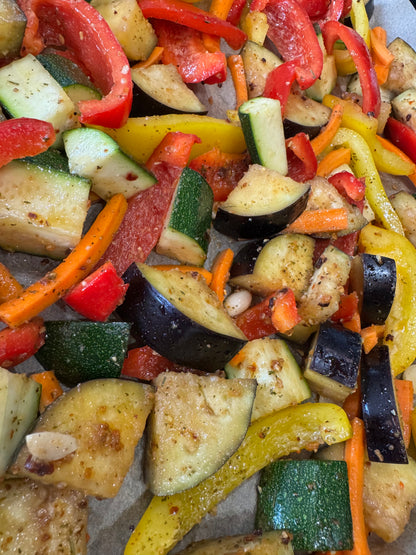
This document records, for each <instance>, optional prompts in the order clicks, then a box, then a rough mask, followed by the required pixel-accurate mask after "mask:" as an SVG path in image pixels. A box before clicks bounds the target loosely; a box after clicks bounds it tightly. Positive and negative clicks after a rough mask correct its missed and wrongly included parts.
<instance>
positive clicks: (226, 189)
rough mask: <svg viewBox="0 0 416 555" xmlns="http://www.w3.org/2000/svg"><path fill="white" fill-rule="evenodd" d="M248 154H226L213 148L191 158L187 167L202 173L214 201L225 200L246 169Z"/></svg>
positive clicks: (248, 159)
mask: <svg viewBox="0 0 416 555" xmlns="http://www.w3.org/2000/svg"><path fill="white" fill-rule="evenodd" d="M249 163H250V158H249V156H248V154H228V153H226V152H221V151H220V150H218V148H214V149H212V150H210V151H209V152H206V153H205V154H201V155H200V156H197V157H196V158H194V159H193V160H191V162H190V164H189V167H190V168H191V169H193V170H195V171H197V172H198V173H200V174H201V175H202V177H204V178H205V179H206V181H207V182H208V184H209V186H210V187H211V189H212V191H213V193H214V201H215V202H222V201H224V200H226V198H227V197H228V195H229V194H230V193H231V191H232V190H233V189H234V188H235V187H236V185H237V183H238V182H239V181H240V179H241V178H242V177H243V175H244V174H245V172H246V171H247V170H248V167H249Z"/></svg>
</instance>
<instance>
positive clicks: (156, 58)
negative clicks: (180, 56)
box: [131, 46, 164, 69]
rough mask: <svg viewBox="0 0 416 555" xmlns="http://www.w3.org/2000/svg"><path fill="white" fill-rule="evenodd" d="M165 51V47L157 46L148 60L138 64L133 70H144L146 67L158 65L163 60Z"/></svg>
mask: <svg viewBox="0 0 416 555" xmlns="http://www.w3.org/2000/svg"><path fill="white" fill-rule="evenodd" d="M163 50H164V48H163V46H155V47H154V48H153V50H152V52H151V54H150V56H149V57H148V58H147V60H143V62H138V63H137V64H134V66H132V67H131V69H143V68H146V67H150V66H152V65H153V64H157V63H158V62H160V60H161V59H162V55H163Z"/></svg>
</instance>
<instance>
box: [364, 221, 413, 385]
mask: <svg viewBox="0 0 416 555" xmlns="http://www.w3.org/2000/svg"><path fill="white" fill-rule="evenodd" d="M359 248H360V249H361V250H363V251H365V252H368V253H370V254H375V255H378V254H379V255H382V256H388V257H390V258H393V259H394V260H395V262H396V272H397V281H396V294H395V297H394V301H393V305H392V307H391V310H390V314H389V316H388V318H387V320H386V322H385V332H384V343H385V344H386V345H388V346H389V347H390V364H391V369H392V372H393V374H394V376H397V375H398V374H400V373H401V372H403V371H404V370H405V369H406V368H407V367H408V366H409V365H410V364H412V362H413V361H414V360H415V358H416V310H415V306H416V249H415V248H414V246H413V245H412V244H411V243H410V241H409V240H408V239H406V238H405V237H402V236H401V235H398V234H397V233H394V231H389V230H387V229H381V228H379V227H376V226H374V225H372V224H368V225H367V226H365V227H364V228H363V229H362V230H361V233H360V238H359Z"/></svg>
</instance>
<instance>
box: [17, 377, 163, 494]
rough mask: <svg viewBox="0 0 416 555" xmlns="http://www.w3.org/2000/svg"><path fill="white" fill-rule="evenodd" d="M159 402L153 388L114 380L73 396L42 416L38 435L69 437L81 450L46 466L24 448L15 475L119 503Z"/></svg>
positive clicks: (80, 388) (88, 384)
mask: <svg viewBox="0 0 416 555" xmlns="http://www.w3.org/2000/svg"><path fill="white" fill-rule="evenodd" d="M33 383H34V382H33ZM153 398H154V394H153V388H152V387H151V386H149V385H143V384H140V383H136V382H133V381H129V380H117V379H111V378H109V379H103V380H91V381H89V382H86V383H83V384H81V385H79V386H78V387H76V388H74V389H71V390H69V391H68V392H66V393H64V394H63V395H61V397H59V398H58V399H57V400H56V401H55V402H54V403H53V404H52V405H50V406H49V408H48V409H47V410H46V411H45V412H44V413H43V414H42V415H41V416H40V418H39V420H38V422H37V424H36V426H35V428H34V430H33V432H34V433H38V432H44V431H54V432H60V433H62V434H69V435H70V436H72V437H74V438H75V439H76V442H77V445H78V447H77V450H76V451H75V452H74V453H73V454H72V455H71V456H70V457H65V458H63V459H60V460H57V461H51V462H47V463H46V462H45V461H42V460H37V459H35V458H33V457H32V456H31V455H30V454H29V451H28V448H27V447H26V446H23V447H22V448H21V450H20V451H19V454H18V456H17V459H16V461H15V463H14V464H13V466H12V467H11V472H12V473H13V474H14V475H16V476H20V477H30V478H32V479H33V480H35V481H40V482H42V483H44V484H61V483H65V484H67V485H68V487H71V488H74V489H78V490H80V491H83V492H84V493H86V494H88V495H94V496H97V497H114V496H115V495H116V494H117V492H118V490H119V488H120V486H121V484H122V482H123V480H124V477H125V475H126V473H127V471H128V469H129V468H130V465H131V464H132V462H133V458H134V449H135V447H136V444H137V442H138V441H139V439H140V438H141V436H142V433H143V430H144V426H145V423H146V419H147V416H148V414H149V412H150V410H151V409H152V406H153Z"/></svg>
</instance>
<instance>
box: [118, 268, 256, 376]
mask: <svg viewBox="0 0 416 555" xmlns="http://www.w3.org/2000/svg"><path fill="white" fill-rule="evenodd" d="M123 279H124V280H125V281H126V282H128V283H130V286H129V288H128V290H127V294H126V297H125V300H124V303H123V304H122V305H121V307H119V308H118V312H119V314H120V316H121V317H122V318H124V319H125V320H128V321H131V322H133V328H132V333H133V335H135V337H136V339H138V340H139V341H142V342H143V343H145V344H146V345H149V346H150V347H151V348H152V349H155V350H156V351H157V352H158V353H160V354H161V355H163V356H165V357H166V358H168V359H169V360H172V361H173V362H176V363H178V364H183V365H185V366H188V367H191V368H198V369H200V370H205V371H206V372H215V371H216V370H218V369H222V368H223V367H224V365H225V364H226V363H227V362H228V361H229V360H231V359H232V358H233V356H234V355H235V354H236V353H237V352H238V351H239V350H240V349H241V348H242V347H243V345H244V344H245V343H246V341H247V338H246V337H245V335H244V334H243V332H242V331H241V330H240V329H239V328H238V327H237V326H236V324H235V323H234V321H233V320H232V318H231V317H230V316H229V315H228V313H227V312H226V310H225V309H224V307H223V305H222V303H221V302H220V301H219V299H218V297H217V295H216V294H215V293H214V292H213V291H212V290H211V289H210V288H209V287H208V285H207V284H206V282H205V281H204V280H202V281H201V280H198V279H194V278H193V277H192V276H191V275H190V274H189V273H182V272H180V271H178V270H168V271H165V270H158V269H157V268H154V267H152V266H147V265H146V264H134V263H133V264H132V265H131V266H130V267H129V268H128V269H127V271H126V272H125V274H124V276H123Z"/></svg>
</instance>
